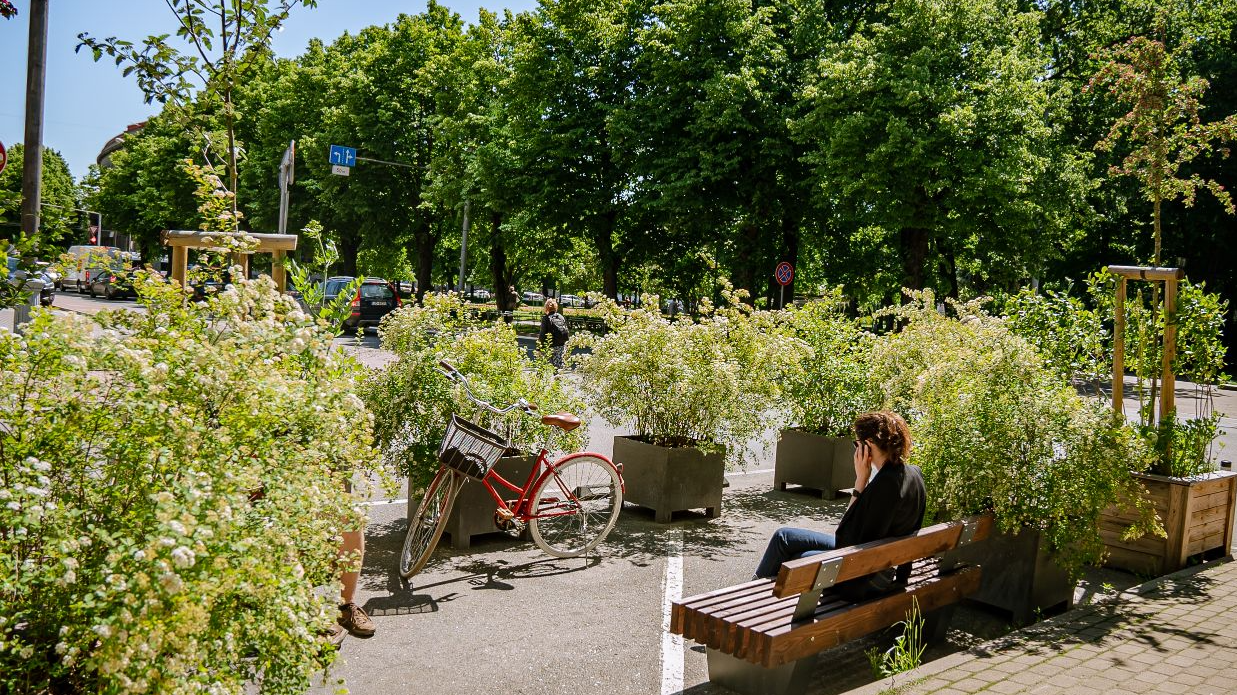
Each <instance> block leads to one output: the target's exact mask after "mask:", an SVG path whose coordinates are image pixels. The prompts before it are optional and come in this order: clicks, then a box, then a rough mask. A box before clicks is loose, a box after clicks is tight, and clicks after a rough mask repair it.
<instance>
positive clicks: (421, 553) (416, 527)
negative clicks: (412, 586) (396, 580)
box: [399, 468, 461, 579]
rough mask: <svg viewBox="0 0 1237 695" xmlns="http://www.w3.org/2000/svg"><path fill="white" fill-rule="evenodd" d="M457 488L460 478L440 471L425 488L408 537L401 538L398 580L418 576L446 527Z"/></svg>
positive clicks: (410, 520)
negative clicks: (402, 539)
mask: <svg viewBox="0 0 1237 695" xmlns="http://www.w3.org/2000/svg"><path fill="white" fill-rule="evenodd" d="M460 484H461V483H460V476H459V475H457V474H456V473H455V472H454V471H452V470H451V469H449V468H443V469H441V470H439V471H438V475H436V476H434V480H433V482H431V483H430V486H429V487H428V488H426V490H425V496H424V497H422V498H421V505H420V506H419V507H418V508H417V513H416V514H414V515H413V517H412V518H411V519H409V520H408V534H407V535H406V536H404V547H403V550H401V551H400V554H399V576H401V577H403V578H404V579H408V578H409V577H411V576H412V575H414V574H416V573H417V572H420V571H421V568H422V567H425V563H426V562H428V561H429V559H430V555H433V554H434V548H435V547H436V546H437V545H438V539H439V538H442V531H443V529H445V528H446V527H447V517H449V516H450V515H451V505H452V504H454V503H455V495H456V494H457V493H458V492H459V486H460Z"/></svg>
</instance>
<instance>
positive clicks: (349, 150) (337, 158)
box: [329, 145, 356, 167]
mask: <svg viewBox="0 0 1237 695" xmlns="http://www.w3.org/2000/svg"><path fill="white" fill-rule="evenodd" d="M329 159H330V162H331V164H337V165H339V166H345V167H350V166H352V165H353V164H354V163H356V148H355V147H344V146H343V145H331V156H330V158H329Z"/></svg>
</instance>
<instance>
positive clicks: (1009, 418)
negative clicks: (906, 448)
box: [872, 292, 1162, 571]
mask: <svg viewBox="0 0 1237 695" xmlns="http://www.w3.org/2000/svg"><path fill="white" fill-rule="evenodd" d="M911 296H912V299H913V301H912V302H911V303H910V304H908V305H906V306H904V307H902V308H901V309H900V310H898V312H897V313H898V315H899V317H900V318H901V320H902V321H904V322H905V326H904V328H903V329H902V330H901V331H899V332H897V333H892V334H889V335H886V336H882V337H881V338H880V339H879V340H877V342H876V345H875V346H874V347H873V357H872V363H873V374H874V378H875V379H876V381H877V383H879V384H881V385H882V387H883V389H884V393H885V397H886V399H887V400H888V402H889V403H890V404H892V405H893V407H895V408H896V409H897V410H899V411H901V412H902V413H904V414H905V415H906V416H907V419H908V421H909V422H910V424H911V427H912V431H913V434H914V442H915V446H914V451H913V453H912V459H913V461H914V462H915V463H917V464H918V465H919V466H921V467H922V469H923V473H924V482H925V484H926V486H927V490H928V504H929V514H930V515H932V514H935V518H936V519H937V520H938V521H940V520H946V519H959V518H962V517H964V516H967V515H970V514H976V513H981V512H985V511H991V512H993V514H994V517H995V519H996V521H997V523H998V524H999V525H1000V527H1001V528H1002V529H1003V530H1006V531H1015V532H1016V531H1018V530H1019V529H1022V528H1033V529H1038V530H1040V531H1041V532H1043V533H1044V535H1045V536H1046V538H1047V539H1048V541H1049V542H1050V544H1051V546H1052V547H1053V548H1054V549H1055V550H1057V551H1058V552H1059V553H1060V555H1059V558H1060V562H1061V564H1062V565H1063V566H1065V567H1066V568H1067V569H1070V570H1073V571H1076V570H1078V569H1079V568H1080V567H1081V566H1082V565H1083V564H1085V563H1094V562H1098V561H1099V559H1100V558H1101V557H1102V554H1103V542H1102V539H1101V537H1100V533H1099V525H1100V521H1099V518H1100V513H1101V511H1102V510H1104V509H1105V508H1106V507H1108V506H1109V505H1110V504H1113V503H1115V502H1118V501H1124V502H1129V503H1131V504H1133V505H1135V506H1136V507H1137V508H1138V509H1139V510H1140V512H1141V521H1140V522H1139V523H1138V524H1137V525H1135V528H1133V529H1132V530H1131V531H1130V533H1131V535H1133V534H1137V533H1141V532H1147V531H1153V532H1154V531H1157V530H1158V525H1157V524H1156V522H1155V521H1154V516H1153V512H1152V510H1151V509H1150V508H1149V507H1148V506H1147V505H1146V503H1145V502H1143V501H1141V500H1142V496H1141V494H1140V493H1141V488H1140V486H1139V485H1138V483H1137V482H1136V480H1135V479H1134V477H1133V476H1131V475H1130V472H1131V471H1132V470H1135V471H1137V470H1144V469H1145V467H1146V460H1147V456H1148V453H1147V451H1146V447H1145V446H1144V444H1143V442H1142V441H1141V440H1140V439H1139V437H1138V436H1137V434H1136V433H1135V432H1134V430H1133V429H1132V428H1130V427H1129V426H1128V425H1127V424H1126V423H1125V422H1124V421H1123V419H1122V418H1120V417H1119V416H1117V415H1116V414H1114V413H1113V412H1112V410H1111V408H1109V407H1108V406H1107V405H1106V404H1105V403H1104V402H1102V401H1100V400H1096V399H1088V398H1083V397H1082V396H1079V395H1078V393H1077V391H1076V390H1075V389H1074V388H1073V387H1072V386H1071V385H1070V384H1069V383H1068V382H1066V381H1065V380H1063V379H1062V378H1061V375H1060V374H1059V373H1058V372H1056V371H1055V370H1053V369H1051V368H1050V367H1048V366H1047V365H1046V363H1045V361H1044V359H1043V357H1042V356H1041V355H1040V354H1039V352H1038V351H1037V350H1036V349H1035V348H1034V347H1033V346H1032V345H1031V344H1030V343H1028V342H1027V341H1026V340H1024V339H1023V338H1021V337H1019V336H1017V335H1015V334H1013V333H1012V332H1010V330H1009V329H1008V327H1007V326H1006V325H1005V324H1004V322H1003V321H1002V320H1000V319H999V318H996V317H993V316H990V315H988V314H987V313H985V312H984V311H983V310H982V309H981V308H980V306H981V302H980V301H976V302H972V303H969V304H956V303H955V304H953V305H952V306H953V310H954V312H955V316H954V317H949V316H945V315H942V314H940V313H938V312H937V311H936V310H935V309H934V306H935V298H934V297H933V295H932V294H931V293H930V292H921V293H912V295H911ZM1159 532H1160V533H1162V530H1160V531H1159Z"/></svg>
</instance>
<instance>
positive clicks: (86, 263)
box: [61, 246, 121, 292]
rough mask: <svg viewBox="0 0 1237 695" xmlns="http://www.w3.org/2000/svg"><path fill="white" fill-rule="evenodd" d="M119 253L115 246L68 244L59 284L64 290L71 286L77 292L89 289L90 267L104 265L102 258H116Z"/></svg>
mask: <svg viewBox="0 0 1237 695" xmlns="http://www.w3.org/2000/svg"><path fill="white" fill-rule="evenodd" d="M120 254H121V251H120V249H118V248H116V247H115V246H70V247H69V250H68V252H67V253H66V254H65V255H66V256H68V263H67V264H66V267H65V269H64V279H63V280H61V284H62V285H63V286H64V289H66V290H67V289H69V288H73V289H74V290H77V291H78V292H87V291H89V289H90V285H89V283H90V270H91V268H97V267H100V266H105V265H106V263H102V262H100V261H102V260H103V258H105V257H111V258H116V257H119V256H120Z"/></svg>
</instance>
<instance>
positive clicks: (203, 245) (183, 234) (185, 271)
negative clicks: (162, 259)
mask: <svg viewBox="0 0 1237 695" xmlns="http://www.w3.org/2000/svg"><path fill="white" fill-rule="evenodd" d="M223 236H240V234H238V233H236V232H198V231H192V230H184V229H169V230H166V231H164V232H163V245H164V246H170V247H172V279H173V280H175V281H176V282H179V283H180V284H181V286H182V287H184V286H185V283H186V282H187V281H188V276H189V249H216V250H217V249H219V248H220V247H219V244H218V242H217V241H216V240H217V239H219V238H220V237H223ZM246 236H248V237H252V238H253V239H257V241H258V246H257V248H255V249H253V251H250V252H245V253H233V254H232V264H233V265H239V266H241V267H242V268H244V269H245V275H246V276H248V274H249V255H250V254H251V253H269V254H271V256H272V261H271V277H272V279H274V280H275V286H276V287H278V288H279V291H280V292H283V291H284V290H286V289H287V285H288V273H287V271H286V270H285V269H284V265H283V264H284V254H286V253H287V252H288V251H295V250H296V241H297V239H298V237H297V235H295V234H254V233H252V232H248V233H246Z"/></svg>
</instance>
